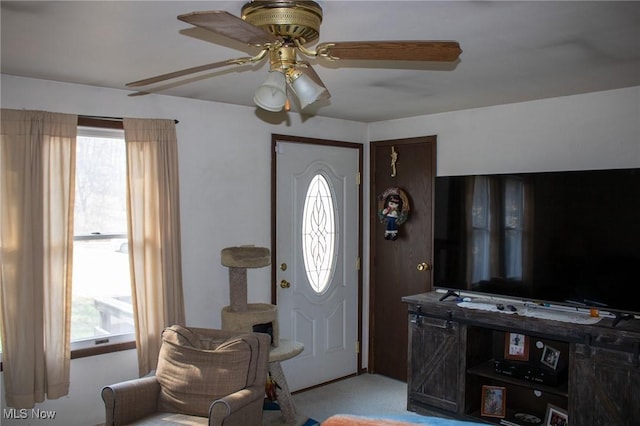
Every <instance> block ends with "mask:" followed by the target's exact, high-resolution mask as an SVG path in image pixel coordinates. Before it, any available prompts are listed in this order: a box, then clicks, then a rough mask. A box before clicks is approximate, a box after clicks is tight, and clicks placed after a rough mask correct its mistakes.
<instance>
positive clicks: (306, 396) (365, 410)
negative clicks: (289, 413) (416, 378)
mask: <svg viewBox="0 0 640 426" xmlns="http://www.w3.org/2000/svg"><path fill="white" fill-rule="evenodd" d="M292 398H293V401H294V404H295V408H296V414H297V421H296V424H295V426H302V425H304V424H305V422H306V421H307V420H308V419H309V418H311V419H314V420H316V421H318V422H319V423H322V422H323V421H325V420H326V419H327V418H329V417H331V416H332V415H334V414H352V415H361V416H367V415H372V414H375V415H379V416H387V415H388V416H396V415H406V414H411V412H410V411H407V384H406V383H405V382H401V381H398V380H395V379H392V378H390V377H386V376H381V375H378V374H361V375H359V376H354V377H350V378H348V379H344V380H340V381H337V382H334V383H329V384H327V385H324V386H320V387H317V388H314V389H310V390H308V391H303V392H299V393H294V394H293V395H292ZM284 424H285V423H284V419H283V418H282V414H281V413H280V411H265V412H264V421H263V426H276V425H284Z"/></svg>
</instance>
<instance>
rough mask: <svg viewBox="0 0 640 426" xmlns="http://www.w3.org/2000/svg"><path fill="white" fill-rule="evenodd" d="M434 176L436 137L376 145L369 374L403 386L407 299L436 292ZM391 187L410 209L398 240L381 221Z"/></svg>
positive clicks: (405, 359)
mask: <svg viewBox="0 0 640 426" xmlns="http://www.w3.org/2000/svg"><path fill="white" fill-rule="evenodd" d="M394 158H395V162H394V163H393V159H394ZM392 163H393V164H392ZM393 166H395V167H393ZM435 173H436V137H435V136H427V137H418V138H411V139H396V140H385V141H375V142H372V143H371V179H372V182H371V191H372V193H371V203H372V206H371V207H372V208H371V213H372V214H371V220H370V223H371V277H370V282H371V301H370V305H371V309H370V312H371V313H370V318H369V325H370V329H369V330H370V334H369V335H370V341H369V371H370V372H372V373H376V374H382V375H384V376H388V377H392V378H395V379H397V380H402V381H406V380H407V353H408V349H407V348H408V314H407V305H406V304H405V303H403V302H402V297H403V296H408V295H411V294H418V293H424V292H427V291H430V290H431V289H432V284H431V261H432V254H431V253H432V241H433V239H432V204H433V181H434V176H435ZM389 188H399V189H401V190H402V191H403V192H404V194H406V198H407V199H408V201H409V207H410V211H409V214H408V218H407V220H406V221H405V222H404V223H402V224H401V225H399V226H398V238H397V239H395V240H393V239H391V238H385V233H386V230H387V224H386V222H385V221H383V222H381V221H380V219H379V217H378V211H379V210H380V203H379V198H380V196H381V195H383V194H385V193H388V192H385V191H387V190H388V189H389Z"/></svg>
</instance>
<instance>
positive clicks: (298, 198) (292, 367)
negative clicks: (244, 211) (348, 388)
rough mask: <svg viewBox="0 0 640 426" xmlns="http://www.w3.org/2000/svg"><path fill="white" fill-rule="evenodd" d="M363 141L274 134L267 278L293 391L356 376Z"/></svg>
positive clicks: (290, 386) (288, 377)
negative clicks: (293, 347) (294, 351)
mask: <svg viewBox="0 0 640 426" xmlns="http://www.w3.org/2000/svg"><path fill="white" fill-rule="evenodd" d="M361 161H362V145H359V144H354V143H345V142H332V141H323V140H316V139H309V138H296V137H289V136H279V135H274V136H273V168H274V170H275V176H274V182H275V183H274V185H273V191H274V199H275V218H274V230H273V235H274V236H275V248H274V249H273V254H272V259H273V266H272V271H273V272H272V276H273V281H274V285H275V286H274V296H275V304H276V305H277V307H278V323H279V334H280V339H281V340H282V339H289V340H294V341H297V342H301V343H303V344H304V350H303V352H302V353H301V354H300V355H298V356H296V357H294V358H291V359H289V360H286V361H284V362H283V363H282V369H283V371H284V373H285V377H286V378H287V384H288V386H289V389H290V390H291V391H296V390H300V389H304V388H308V387H311V386H315V385H318V384H321V383H325V382H328V381H331V380H334V379H338V378H342V377H345V376H349V375H353V374H356V373H357V371H358V368H359V364H360V362H359V354H358V349H359V343H358V342H359V339H360V337H359V334H360V331H359V330H360V325H359V321H360V317H361V315H360V304H359V294H360V287H361V278H360V270H359V264H360V246H361V244H360V234H361V233H360V229H361V225H360V222H361V221H360V219H359V218H360V217H361V207H360V204H361V190H360V185H359V170H360V164H361Z"/></svg>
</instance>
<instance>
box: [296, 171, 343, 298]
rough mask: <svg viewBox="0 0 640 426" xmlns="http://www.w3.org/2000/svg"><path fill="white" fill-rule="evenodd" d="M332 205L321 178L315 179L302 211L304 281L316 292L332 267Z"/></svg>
mask: <svg viewBox="0 0 640 426" xmlns="http://www.w3.org/2000/svg"><path fill="white" fill-rule="evenodd" d="M334 208H335V207H334V202H333V196H332V193H331V190H330V188H329V183H328V182H327V180H326V179H325V178H324V176H322V175H320V174H318V175H316V176H314V178H313V179H312V180H311V183H310V184H309V188H308V189H307V195H306V197H305V202H304V210H303V212H302V243H303V244H302V251H303V258H304V264H305V269H306V272H307V278H308V279H309V282H310V283H311V287H312V288H313V290H314V291H315V292H316V293H322V292H323V291H324V290H325V289H326V288H327V285H328V284H329V280H330V278H331V273H332V272H333V267H334V265H335V261H334V253H335V247H334V245H335V238H336V229H335V219H334Z"/></svg>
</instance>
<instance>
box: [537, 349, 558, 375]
mask: <svg viewBox="0 0 640 426" xmlns="http://www.w3.org/2000/svg"><path fill="white" fill-rule="evenodd" d="M559 359H560V351H559V350H558V349H556V348H552V347H551V346H549V345H545V347H544V349H543V350H542V358H541V359H540V362H541V363H542V364H544V365H546V366H547V367H551V368H553V369H554V370H555V369H556V367H557V366H558V360H559Z"/></svg>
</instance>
